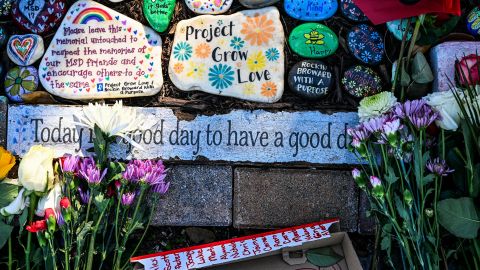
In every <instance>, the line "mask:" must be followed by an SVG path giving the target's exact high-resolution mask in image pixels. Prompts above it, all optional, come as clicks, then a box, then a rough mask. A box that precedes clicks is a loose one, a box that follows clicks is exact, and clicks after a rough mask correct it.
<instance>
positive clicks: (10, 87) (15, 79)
mask: <svg viewBox="0 0 480 270" xmlns="http://www.w3.org/2000/svg"><path fill="white" fill-rule="evenodd" d="M4 86H5V94H6V95H7V97H8V98H9V99H10V100H11V101H13V102H22V101H23V100H22V97H21V96H22V95H23V94H28V93H31V92H33V91H35V90H37V88H38V72H37V69H36V68H35V67H33V66H28V67H14V68H12V69H10V70H9V71H8V72H7V75H6V76H5V82H4Z"/></svg>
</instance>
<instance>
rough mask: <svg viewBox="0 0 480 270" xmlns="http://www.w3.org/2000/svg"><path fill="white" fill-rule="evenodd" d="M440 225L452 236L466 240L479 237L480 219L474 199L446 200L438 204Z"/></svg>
mask: <svg viewBox="0 0 480 270" xmlns="http://www.w3.org/2000/svg"><path fill="white" fill-rule="evenodd" d="M438 216H439V217H438V218H439V222H440V224H441V225H442V226H443V227H444V228H445V229H447V230H448V231H449V232H450V233H451V234H453V235H455V236H457V237H460V238H466V239H474V238H476V237H477V236H478V229H479V228H480V219H479V216H478V213H477V210H476V209H475V204H474V202H473V199H472V198H469V197H463V198H458V199H445V200H442V201H440V202H439V203H438Z"/></svg>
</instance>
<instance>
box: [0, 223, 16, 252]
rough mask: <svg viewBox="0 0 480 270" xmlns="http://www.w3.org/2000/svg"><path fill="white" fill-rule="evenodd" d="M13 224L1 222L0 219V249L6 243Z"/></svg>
mask: <svg viewBox="0 0 480 270" xmlns="http://www.w3.org/2000/svg"><path fill="white" fill-rule="evenodd" d="M12 230H13V226H11V225H8V224H5V223H3V221H0V249H2V247H3V246H4V245H5V243H7V241H8V238H10V234H11V233H12Z"/></svg>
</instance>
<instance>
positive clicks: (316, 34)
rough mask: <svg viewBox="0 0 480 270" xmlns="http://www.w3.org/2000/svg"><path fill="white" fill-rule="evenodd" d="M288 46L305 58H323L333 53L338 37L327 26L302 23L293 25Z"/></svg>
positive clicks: (336, 46)
mask: <svg viewBox="0 0 480 270" xmlns="http://www.w3.org/2000/svg"><path fill="white" fill-rule="evenodd" d="M288 43H289V44H290V48H291V49H292V50H293V51H294V52H295V53H297V54H299V55H300V56H303V57H305V58H324V57H327V56H330V55H332V54H334V53H335V51H336V50H337V48H338V38H337V35H335V33H334V32H333V31H332V30H331V29H330V28H328V27H327V26H325V25H323V24H320V23H304V24H301V25H299V26H297V27H295V28H294V29H293V30H292V32H291V33H290V37H289V38H288Z"/></svg>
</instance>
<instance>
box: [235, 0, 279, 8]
mask: <svg viewBox="0 0 480 270" xmlns="http://www.w3.org/2000/svg"><path fill="white" fill-rule="evenodd" d="M278 1H280V0H239V2H240V4H242V5H243V6H244V7H247V8H262V7H266V6H270V5H273V4H275V3H277V2H278Z"/></svg>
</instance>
